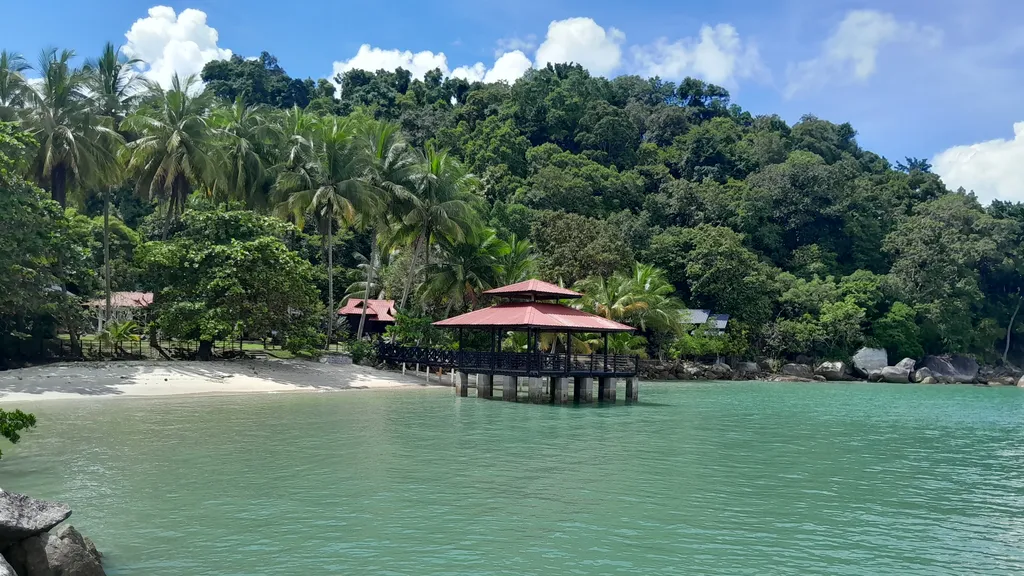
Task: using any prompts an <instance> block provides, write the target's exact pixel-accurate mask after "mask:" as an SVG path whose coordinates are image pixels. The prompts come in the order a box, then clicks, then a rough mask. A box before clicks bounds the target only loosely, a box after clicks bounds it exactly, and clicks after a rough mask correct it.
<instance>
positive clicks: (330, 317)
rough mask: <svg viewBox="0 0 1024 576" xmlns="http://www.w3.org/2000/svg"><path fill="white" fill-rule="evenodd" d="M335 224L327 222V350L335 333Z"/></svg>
mask: <svg viewBox="0 0 1024 576" xmlns="http://www.w3.org/2000/svg"><path fill="white" fill-rule="evenodd" d="M332 228H333V222H331V221H330V220H328V221H327V348H325V350H326V349H329V348H330V347H331V336H332V334H333V332H334V314H335V312H334V236H333V234H332V231H331V229H332Z"/></svg>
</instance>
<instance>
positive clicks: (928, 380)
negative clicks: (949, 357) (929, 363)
mask: <svg viewBox="0 0 1024 576" xmlns="http://www.w3.org/2000/svg"><path fill="white" fill-rule="evenodd" d="M938 383H939V381H938V380H936V379H935V378H933V377H931V376H928V377H927V378H925V379H924V380H921V384H938Z"/></svg>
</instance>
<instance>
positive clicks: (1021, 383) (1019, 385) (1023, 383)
mask: <svg viewBox="0 0 1024 576" xmlns="http://www.w3.org/2000/svg"><path fill="white" fill-rule="evenodd" d="M1017 388H1024V376H1021V377H1020V380H1017Z"/></svg>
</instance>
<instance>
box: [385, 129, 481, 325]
mask: <svg viewBox="0 0 1024 576" xmlns="http://www.w3.org/2000/svg"><path fill="white" fill-rule="evenodd" d="M413 183H414V189H413V195H412V197H411V198H410V201H409V205H408V206H407V208H406V211H405V216H404V217H403V224H404V225H406V226H409V227H410V228H415V229H418V230H419V234H418V237H417V241H416V242H417V244H418V245H419V248H420V249H422V251H423V254H424V266H423V270H424V274H426V270H427V269H428V268H429V267H430V249H431V244H432V242H433V241H434V240H435V239H437V238H443V239H445V240H447V241H449V242H452V243H454V242H459V241H462V240H464V239H465V238H466V235H467V233H468V232H469V231H470V230H472V229H473V228H475V227H476V226H477V224H478V222H479V213H478V211H477V207H478V206H479V205H480V200H481V198H480V197H479V196H477V195H476V194H475V193H474V192H473V191H474V189H475V188H476V186H477V184H478V180H477V178H476V177H475V176H473V175H472V174H470V173H469V172H468V171H467V170H466V169H465V168H464V167H463V166H462V164H461V163H460V162H459V161H458V160H457V159H456V158H455V157H454V156H451V155H450V154H449V153H448V151H447V150H440V151H438V150H435V149H434V148H433V147H432V146H427V149H426V152H425V154H424V156H423V158H422V160H421V165H420V168H419V170H418V171H417V173H416V174H415V175H414V178H413ZM414 250H415V248H414ZM413 267H415V264H414V266H413ZM424 281H426V278H424ZM411 286H412V277H411V275H410V277H409V278H407V279H406V285H405V289H404V290H403V292H402V301H401V304H399V307H400V308H401V307H404V306H405V302H406V299H407V298H408V296H409V289H410V287H411Z"/></svg>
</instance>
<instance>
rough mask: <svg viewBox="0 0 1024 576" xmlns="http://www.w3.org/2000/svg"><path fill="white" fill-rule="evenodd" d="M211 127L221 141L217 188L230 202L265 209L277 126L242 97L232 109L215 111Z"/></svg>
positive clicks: (260, 110)
mask: <svg viewBox="0 0 1024 576" xmlns="http://www.w3.org/2000/svg"><path fill="white" fill-rule="evenodd" d="M209 126H210V128H211V129H212V130H213V132H214V137H215V138H216V139H218V140H219V141H218V142H217V143H216V146H215V147H216V149H217V150H218V151H219V152H220V154H219V155H218V162H219V164H220V166H219V167H217V168H215V170H214V172H215V174H216V175H217V182H216V185H215V187H216V188H218V189H223V190H224V192H226V195H227V198H229V199H232V200H242V201H244V202H245V203H246V205H248V206H251V207H257V208H259V207H264V206H265V205H266V204H267V201H268V197H267V193H268V189H269V186H270V178H269V174H268V170H267V167H268V166H269V165H270V164H271V163H272V161H273V158H274V152H275V151H274V150H272V149H271V144H272V143H273V142H275V141H277V140H279V136H278V126H276V125H275V124H274V123H272V122H270V120H269V118H268V117H267V115H266V114H265V113H264V111H263V109H262V108H261V107H260V106H259V105H253V106H247V105H246V104H245V103H244V102H243V101H242V98H241V97H240V96H239V97H238V98H237V99H236V100H235V101H234V102H233V103H232V104H231V106H230V107H221V108H218V109H216V110H215V111H214V113H213V115H212V116H211V118H210V122H209Z"/></svg>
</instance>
